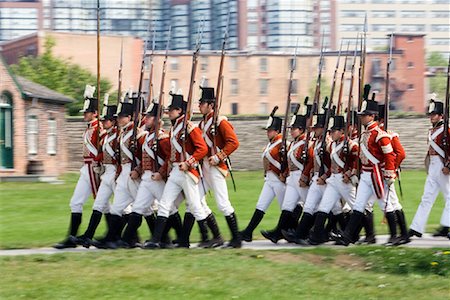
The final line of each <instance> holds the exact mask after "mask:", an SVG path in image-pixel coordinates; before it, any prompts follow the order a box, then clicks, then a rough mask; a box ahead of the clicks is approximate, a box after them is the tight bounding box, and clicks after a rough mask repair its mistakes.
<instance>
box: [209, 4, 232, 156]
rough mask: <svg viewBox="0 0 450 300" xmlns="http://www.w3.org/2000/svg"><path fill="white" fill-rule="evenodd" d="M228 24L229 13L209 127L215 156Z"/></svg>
mask: <svg viewBox="0 0 450 300" xmlns="http://www.w3.org/2000/svg"><path fill="white" fill-rule="evenodd" d="M229 22H230V11H228V17H227V27H226V28H225V32H224V34H223V41H222V52H221V55H220V65H219V75H218V77H217V87H216V105H215V107H214V111H213V121H212V122H213V123H212V124H213V126H211V129H210V130H211V135H212V143H213V146H212V149H211V153H212V155H215V154H216V153H217V146H216V139H215V136H216V134H217V119H218V118H219V111H220V108H221V106H222V91H223V89H222V86H223V66H224V62H225V47H226V44H227V39H228V26H229Z"/></svg>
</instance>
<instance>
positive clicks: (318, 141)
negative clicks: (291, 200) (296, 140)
mask: <svg viewBox="0 0 450 300" xmlns="http://www.w3.org/2000/svg"><path fill="white" fill-rule="evenodd" d="M325 119H326V118H325V114H318V115H317V122H316V124H314V126H313V130H314V139H315V140H314V142H313V143H312V145H311V147H309V149H308V150H309V151H308V152H309V153H308V160H307V162H306V165H305V168H304V170H303V172H302V176H301V177H300V180H299V184H300V187H304V188H305V187H307V186H308V185H309V182H311V185H310V187H309V190H308V195H307V197H306V201H305V205H304V207H303V216H302V218H301V219H300V222H299V224H298V226H297V229H296V230H289V231H285V230H282V234H283V236H284V238H285V239H286V240H287V241H288V242H291V243H296V244H301V245H308V242H307V238H308V236H309V231H310V229H311V227H312V225H313V223H314V214H315V212H316V211H317V208H318V206H319V203H320V200H321V199H322V196H323V193H324V192H325V188H326V179H327V178H328V177H329V176H330V174H331V172H330V155H329V153H327V152H325V153H324V155H323V160H321V159H320V156H319V155H320V154H319V153H320V151H321V148H322V140H323V135H324V134H325V135H326V134H327V129H326V128H325ZM325 142H326V143H327V144H328V143H329V142H330V141H329V138H328V137H327V138H326V140H325ZM322 164H324V170H325V172H324V174H322V175H320V176H319V170H320V167H321V165H322ZM311 173H312V174H313V177H312V179H311V180H310V179H309V178H310V177H311Z"/></svg>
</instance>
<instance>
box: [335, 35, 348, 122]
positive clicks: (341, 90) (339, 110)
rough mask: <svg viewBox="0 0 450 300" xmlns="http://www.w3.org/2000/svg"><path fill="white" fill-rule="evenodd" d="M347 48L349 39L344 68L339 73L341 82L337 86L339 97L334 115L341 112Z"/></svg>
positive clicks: (346, 55) (346, 54)
mask: <svg viewBox="0 0 450 300" xmlns="http://www.w3.org/2000/svg"><path fill="white" fill-rule="evenodd" d="M349 48H350V41H349V42H348V43H347V51H346V52H345V60H344V68H343V69H342V73H341V82H340V86H339V98H338V103H337V109H336V115H340V113H341V106H342V105H341V104H342V94H343V93H344V77H345V70H346V69H347V57H348V52H349Z"/></svg>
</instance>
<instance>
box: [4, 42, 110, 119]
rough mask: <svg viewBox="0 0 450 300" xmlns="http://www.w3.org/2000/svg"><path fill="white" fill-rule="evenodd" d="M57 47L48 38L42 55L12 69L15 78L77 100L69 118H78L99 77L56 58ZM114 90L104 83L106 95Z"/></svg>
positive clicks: (102, 86)
mask: <svg viewBox="0 0 450 300" xmlns="http://www.w3.org/2000/svg"><path fill="white" fill-rule="evenodd" d="M54 46H55V41H54V39H52V38H51V37H47V38H46V40H45V46H44V48H45V51H44V53H43V54H42V55H40V56H38V57H31V56H27V57H22V58H21V59H20V60H19V63H18V64H16V65H12V66H11V68H12V70H13V72H14V73H15V74H18V75H20V76H23V77H25V78H27V79H29V80H31V81H33V82H36V83H39V84H41V85H43V86H46V87H48V88H50V89H52V90H54V91H57V92H59V93H61V94H64V95H66V96H69V97H72V98H73V99H75V100H76V101H75V102H73V103H71V104H69V105H67V109H68V113H69V115H77V114H79V112H78V111H79V110H80V109H81V108H82V106H83V92H84V88H85V86H86V84H90V85H95V86H97V77H96V75H93V74H92V73H90V71H88V70H86V69H83V68H82V67H81V66H79V65H77V64H74V63H72V62H71V61H70V60H66V59H62V58H59V57H55V56H54V55H53V52H52V49H53V47H54ZM111 86H112V85H111V82H109V81H108V80H107V79H104V78H102V79H101V80H100V87H101V92H102V94H103V93H105V92H108V91H109V90H110V89H111Z"/></svg>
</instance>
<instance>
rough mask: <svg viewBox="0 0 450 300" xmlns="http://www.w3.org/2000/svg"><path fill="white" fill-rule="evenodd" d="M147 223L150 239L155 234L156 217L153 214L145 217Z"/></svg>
mask: <svg viewBox="0 0 450 300" xmlns="http://www.w3.org/2000/svg"><path fill="white" fill-rule="evenodd" d="M144 218H145V221H146V222H147V226H148V231H149V232H150V238H151V236H152V235H153V232H154V231H155V223H156V215H155V214H151V215H149V216H145V217H144Z"/></svg>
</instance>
